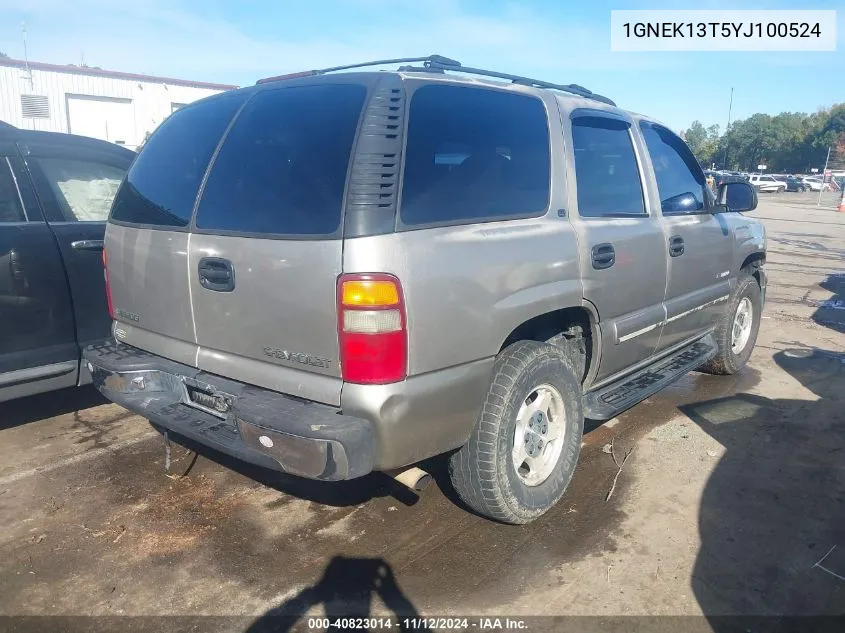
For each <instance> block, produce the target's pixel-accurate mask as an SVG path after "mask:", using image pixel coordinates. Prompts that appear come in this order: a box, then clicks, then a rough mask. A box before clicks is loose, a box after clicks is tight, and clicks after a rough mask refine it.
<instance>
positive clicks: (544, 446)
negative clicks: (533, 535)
mask: <svg viewBox="0 0 845 633" xmlns="http://www.w3.org/2000/svg"><path fill="white" fill-rule="evenodd" d="M583 432H584V412H583V406H582V393H581V383H580V381H579V380H578V379H577V378H576V376H575V372H574V371H573V369H572V367H571V364H570V361H569V360H568V359H567V356H566V354H565V352H564V351H563V350H561V349H560V348H558V347H556V346H554V345H549V344H548V343H538V342H534V341H518V342H516V343H514V344H513V345H510V346H509V347H507V348H506V349H504V350H502V352H500V353H499V355H498V356H497V357H496V362H495V365H494V369H493V378H492V380H491V384H490V389H489V391H488V392H487V397H486V399H485V401H484V405H483V406H482V409H481V412H480V414H479V417H478V421H477V422H476V425H475V428H474V429H473V432H472V435H471V436H470V439H469V441H468V442H467V444H466V445H465V446H463V447H462V448H461V449H460V450H459V451H457V452H456V453H454V454H453V455H452V457H451V459H450V463H449V474H450V476H451V479H452V484H453V485H454V487H455V490H456V491H457V493H458V495H459V496H460V498H461V500H462V501H463V502H464V503H466V504H467V505H468V506H469V507H470V508H471V509H472V510H474V511H475V512H477V513H478V514H481V515H483V516H486V517H489V518H491V519H495V520H497V521H501V522H503V523H512V524H523V523H528V522H530V521H533V520H534V519H536V518H537V517H539V516H540V515H542V514H543V513H545V512H546V511H547V510H549V508H551V507H552V506H553V505H555V503H557V501H558V500H559V499H560V498H561V496H563V493H564V491H565V490H566V487H567V486H568V485H569V482H570V480H571V479H572V474H573V473H574V472H575V465H576V464H577V462H578V455H579V453H580V452H581V436H582V434H583ZM517 462H519V463H517Z"/></svg>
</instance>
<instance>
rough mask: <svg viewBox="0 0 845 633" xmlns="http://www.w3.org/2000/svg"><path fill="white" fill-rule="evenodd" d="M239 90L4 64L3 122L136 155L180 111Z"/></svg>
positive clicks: (0, 82)
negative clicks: (150, 135)
mask: <svg viewBox="0 0 845 633" xmlns="http://www.w3.org/2000/svg"><path fill="white" fill-rule="evenodd" d="M236 87H237V86H229V85H223V84H211V83H204V82H200V81H186V80H184V79H169V78H166V77H152V76H149V75H137V74H133V73H123V72H116V71H112V70H102V69H99V68H90V67H86V66H59V65H56V64H44V63H40V62H25V61H21V60H17V59H8V58H0V121H5V122H6V123H11V124H12V125H14V126H15V127H19V128H22V129H27V130H45V131H49V132H70V133H71V134H79V135H82V136H93V137H94V138H99V139H104V140H107V141H111V142H113V143H117V144H119V145H125V146H126V147H128V148H130V149H135V148H136V147H137V146H138V145H140V144H141V143H142V142H143V140H144V138H145V137H146V135H147V133H149V132H152V131H153V130H154V129H155V128H156V126H158V124H159V123H161V122H162V121H163V120H164V119H165V118H166V117H167V116H168V115H170V113H171V112H173V111H174V110H177V109H179V108H180V107H181V106H183V105H185V104H187V103H190V102H192V101H196V100H197V99H202V98H203V97H207V96H209V95H213V94H216V93H218V92H222V91H224V90H231V89H233V88H236Z"/></svg>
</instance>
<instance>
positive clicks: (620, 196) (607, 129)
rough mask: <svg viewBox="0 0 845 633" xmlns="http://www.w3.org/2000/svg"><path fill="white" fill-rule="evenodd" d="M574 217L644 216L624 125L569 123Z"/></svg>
mask: <svg viewBox="0 0 845 633" xmlns="http://www.w3.org/2000/svg"><path fill="white" fill-rule="evenodd" d="M572 149H573V150H574V152H575V179H576V184H577V188H578V214H579V215H580V216H581V217H584V218H601V217H611V218H612V217H630V216H644V215H646V212H645V204H644V202H643V187H642V181H641V180H640V171H639V168H638V167H637V159H636V156H635V155H634V146H633V143H632V142H631V133H630V131H629V128H628V124H627V123H626V122H624V121H617V120H616V119H609V118H605V117H578V118H576V119H574V120H573V121H572Z"/></svg>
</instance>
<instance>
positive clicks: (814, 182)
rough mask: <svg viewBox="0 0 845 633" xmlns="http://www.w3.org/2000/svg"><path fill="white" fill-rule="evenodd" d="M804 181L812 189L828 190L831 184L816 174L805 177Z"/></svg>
mask: <svg viewBox="0 0 845 633" xmlns="http://www.w3.org/2000/svg"><path fill="white" fill-rule="evenodd" d="M804 183H805V184H806V185H807V187H808V188H809V189H810V191H827V190H828V189H830V184H829V183H826V182H823V181H822V179H821V178H818V177H816V176H810V177H807V178H804Z"/></svg>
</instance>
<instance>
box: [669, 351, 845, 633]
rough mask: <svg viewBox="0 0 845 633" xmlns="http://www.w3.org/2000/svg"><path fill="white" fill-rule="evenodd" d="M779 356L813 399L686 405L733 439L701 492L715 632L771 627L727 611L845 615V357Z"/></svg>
mask: <svg viewBox="0 0 845 633" xmlns="http://www.w3.org/2000/svg"><path fill="white" fill-rule="evenodd" d="M774 359H775V362H776V363H777V364H778V366H779V367H781V368H782V369H783V370H784V371H786V372H787V373H788V374H789V375H790V376H791V377H792V378H793V379H795V380H797V381H798V382H800V383H801V385H803V386H804V387H805V388H806V389H807V390H808V393H807V394H806V397H807V398H808V399H804V400H797V399H796V400H792V399H769V398H764V397H761V396H757V395H752V394H738V395H736V396H732V397H727V398H719V399H715V400H709V401H704V402H698V403H694V404H689V405H683V406H681V410H682V411H683V412H684V413H685V414H686V415H687V416H689V417H690V418H691V419H692V420H693V421H694V422H696V423H697V424H699V425H700V426H701V428H702V429H703V430H705V431H706V432H707V433H708V434H710V435H711V436H712V437H713V438H714V439H716V440H717V441H718V442H719V443H720V444H722V445H723V446H724V447H725V453H724V455H723V456H722V458H721V460H720V461H719V463H718V464H717V466H716V468H715V469H714V471H713V473H712V475H711V477H710V479H709V480H708V482H707V485H706V487H705V490H704V493H703V496H702V500H701V507H700V510H699V530H700V535H701V549H700V550H699V553H698V557H697V560H696V563H695V568H694V571H693V575H692V589H693V592H694V593H695V596H696V598H697V600H698V602H699V605H700V606H701V609H702V611H703V612H704V614H705V615H706V616H708V618H710V623H711V625H712V626H713V628H714V630H715V631H717V632H721V631H738V630H750V629H755V630H759V629H760V627H762V626H764V623H763V622H760V621H757V622H756V623H753V624H756V626H754V625H753V624H752V623H750V622H748V621H745V622H743V621H739V620H737V619H736V618H733V619H732V618H730V617H728V618H725V617H723V616H736V615H742V616H761V615H763V616H778V617H781V616H808V615H820V614H825V615H836V614H843V613H845V413H843V401H844V400H845V398H843V395H842V388H843V386H845V355H843V354H841V353H836V352H829V351H825V350H820V349H813V348H799V349H791V350H786V351H782V352H778V353H777V354H775V357H774ZM816 397H817V398H818V399H817V400H813V398H816ZM831 550H833V551H832V552H831ZM826 553H830V556H829V558H828V559H827V560H826V561H825V564H824V565H823V567H825V569H822V568H820V567H819V566H818V565H817V563H818V561H820V560H821V559H822V558H823V557H824V556H825V554H826ZM831 572H832V573H831ZM836 574H838V575H839V576H842V578H837V575H836ZM774 624H775V623H774V622H773V621H767V623H765V626H764V628H766V629H767V630H769V628H768V627H769V625H774ZM799 628H800V627H799Z"/></svg>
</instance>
